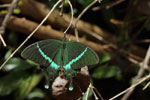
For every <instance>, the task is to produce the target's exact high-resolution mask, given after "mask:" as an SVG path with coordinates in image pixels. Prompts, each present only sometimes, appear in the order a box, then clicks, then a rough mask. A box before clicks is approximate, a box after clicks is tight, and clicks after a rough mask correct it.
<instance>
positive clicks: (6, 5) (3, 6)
mask: <svg viewBox="0 0 150 100" xmlns="http://www.w3.org/2000/svg"><path fill="white" fill-rule="evenodd" d="M7 7H10V4H3V5H0V8H7Z"/></svg>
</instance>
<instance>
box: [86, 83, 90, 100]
mask: <svg viewBox="0 0 150 100" xmlns="http://www.w3.org/2000/svg"><path fill="white" fill-rule="evenodd" d="M90 87H91V83H90V85H89V87H88V90H87V92H86V97H85V100H88V95H89V92H90Z"/></svg>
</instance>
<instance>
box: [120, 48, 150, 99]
mask: <svg viewBox="0 0 150 100" xmlns="http://www.w3.org/2000/svg"><path fill="white" fill-rule="evenodd" d="M149 59H150V46H149V48H148V50H147V53H146V56H145V59H144V61H143V62H142V63H141V66H140V70H139V72H138V74H137V76H136V77H135V81H134V82H133V84H135V83H136V82H137V80H138V79H140V78H141V77H142V76H143V74H144V71H145V69H148V67H147V66H148V61H149ZM134 89H135V88H132V89H131V90H130V91H128V92H127V93H126V94H125V95H124V96H123V97H122V99H121V100H127V99H128V98H129V96H130V95H131V94H132V92H133V91H134Z"/></svg>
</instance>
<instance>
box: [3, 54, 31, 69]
mask: <svg viewBox="0 0 150 100" xmlns="http://www.w3.org/2000/svg"><path fill="white" fill-rule="evenodd" d="M28 68H31V65H30V64H28V63H26V62H25V61H24V60H22V59H20V58H15V57H14V58H12V59H10V60H9V62H8V63H7V64H6V65H5V66H4V67H3V69H2V70H3V71H11V70H13V69H14V70H15V71H17V70H25V69H28Z"/></svg>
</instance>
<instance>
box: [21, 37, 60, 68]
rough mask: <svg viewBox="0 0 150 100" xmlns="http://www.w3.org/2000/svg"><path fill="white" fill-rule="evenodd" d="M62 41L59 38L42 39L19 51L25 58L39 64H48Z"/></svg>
mask: <svg viewBox="0 0 150 100" xmlns="http://www.w3.org/2000/svg"><path fill="white" fill-rule="evenodd" d="M61 45H62V42H61V41H59V40H53V39H49V40H42V41H39V42H36V43H33V44H31V45H29V46H28V47H27V48H25V49H24V50H23V52H22V53H21V55H22V57H23V58H25V59H30V60H32V61H34V62H36V63H38V64H39V65H42V66H49V65H50V63H52V60H53V59H54V58H55V56H56V54H57V52H58V51H59V48H60V47H61Z"/></svg>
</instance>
